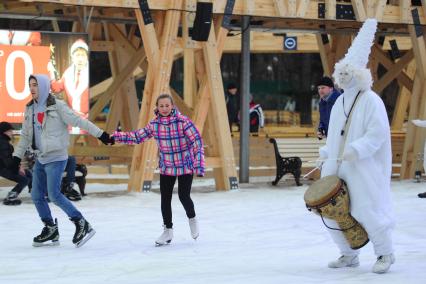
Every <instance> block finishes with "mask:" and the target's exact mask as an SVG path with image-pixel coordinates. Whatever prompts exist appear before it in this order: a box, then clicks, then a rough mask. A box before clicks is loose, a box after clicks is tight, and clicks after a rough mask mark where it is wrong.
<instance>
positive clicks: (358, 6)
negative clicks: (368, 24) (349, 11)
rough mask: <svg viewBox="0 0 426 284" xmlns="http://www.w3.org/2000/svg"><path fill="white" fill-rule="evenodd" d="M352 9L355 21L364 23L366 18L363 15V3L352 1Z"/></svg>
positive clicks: (358, 0) (360, 0)
mask: <svg viewBox="0 0 426 284" xmlns="http://www.w3.org/2000/svg"><path fill="white" fill-rule="evenodd" d="M351 2H352V7H353V8H354V12H355V17H356V20H357V21H359V22H364V21H365V19H366V18H367V15H366V13H365V8H364V3H363V2H362V0H352V1H351Z"/></svg>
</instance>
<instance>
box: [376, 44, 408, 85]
mask: <svg viewBox="0 0 426 284" xmlns="http://www.w3.org/2000/svg"><path fill="white" fill-rule="evenodd" d="M413 58H414V53H413V50H409V51H407V53H405V54H404V56H403V57H402V58H400V59H399V60H398V62H397V63H396V64H394V65H393V66H392V68H391V69H389V70H388V71H387V72H386V74H385V75H383V76H382V77H381V78H380V80H379V81H376V82H374V84H373V90H374V91H375V92H376V93H380V92H381V91H383V89H384V88H386V86H388V85H389V84H390V83H391V82H392V80H394V79H395V78H396V77H398V75H399V74H400V73H401V72H402V71H403V69H404V68H405V67H406V66H407V65H408V64H409V63H410V62H411V60H412V59H413Z"/></svg>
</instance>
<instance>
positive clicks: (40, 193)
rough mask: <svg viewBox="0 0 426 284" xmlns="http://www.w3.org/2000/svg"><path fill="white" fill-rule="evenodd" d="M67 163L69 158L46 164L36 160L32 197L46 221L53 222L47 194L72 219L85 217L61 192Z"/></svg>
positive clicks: (41, 216)
mask: <svg viewBox="0 0 426 284" xmlns="http://www.w3.org/2000/svg"><path fill="white" fill-rule="evenodd" d="M66 164H67V160H64V161H58V162H52V163H47V164H45V165H43V164H41V163H40V162H39V161H36V163H35V165H34V170H33V188H32V190H31V198H32V200H33V202H34V205H35V207H36V209H37V212H38V215H39V216H40V218H41V220H42V221H44V222H51V221H52V222H53V218H52V213H51V212H50V208H49V204H48V203H47V200H46V194H47V195H48V197H49V199H50V200H51V201H52V202H53V203H55V204H56V205H57V206H59V207H60V208H61V209H62V210H63V211H64V212H65V213H66V214H67V215H68V217H69V218H70V219H73V220H79V219H81V218H82V217H83V216H82V215H81V213H80V211H78V210H77V209H76V208H75V207H74V205H73V204H72V203H71V202H70V201H69V200H68V199H67V198H66V197H65V196H64V195H63V194H62V193H61V181H62V173H63V172H64V169H65V165H66Z"/></svg>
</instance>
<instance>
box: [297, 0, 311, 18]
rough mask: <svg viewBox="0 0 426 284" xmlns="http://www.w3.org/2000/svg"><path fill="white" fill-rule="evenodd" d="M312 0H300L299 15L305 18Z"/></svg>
mask: <svg viewBox="0 0 426 284" xmlns="http://www.w3.org/2000/svg"><path fill="white" fill-rule="evenodd" d="M310 2H311V1H310V0H300V1H299V7H297V14H296V16H297V17H300V18H303V17H305V14H306V10H307V9H308V8H309V4H310Z"/></svg>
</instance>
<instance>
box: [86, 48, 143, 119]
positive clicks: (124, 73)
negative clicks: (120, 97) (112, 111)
mask: <svg viewBox="0 0 426 284" xmlns="http://www.w3.org/2000/svg"><path fill="white" fill-rule="evenodd" d="M144 58H145V50H144V49H143V48H140V49H139V50H138V51H137V52H136V53H134V54H133V56H132V57H131V59H130V60H129V64H128V65H126V67H125V68H124V69H123V70H121V71H120V74H118V76H117V77H116V78H114V81H113V83H112V84H111V85H110V86H109V87H108V89H107V91H106V92H105V93H104V94H103V95H102V96H100V97H99V99H98V100H97V102H96V103H95V105H94V106H93V107H92V108H91V110H90V114H89V119H90V120H94V119H95V118H96V116H98V114H99V113H100V112H101V111H102V109H103V108H104V107H105V106H106V105H107V104H108V102H109V101H110V100H111V98H112V95H113V94H114V93H115V92H117V90H118V89H119V88H120V86H121V83H122V82H123V81H124V80H125V79H126V77H128V76H131V75H132V73H133V71H134V70H135V69H136V67H137V66H138V65H139V64H140V63H141V62H142V61H143V60H144Z"/></svg>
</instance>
